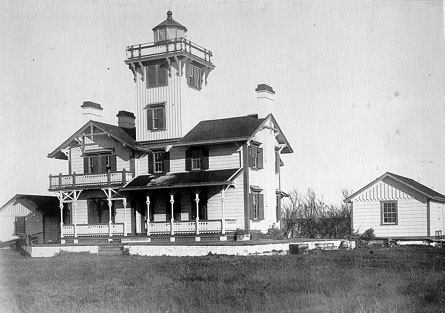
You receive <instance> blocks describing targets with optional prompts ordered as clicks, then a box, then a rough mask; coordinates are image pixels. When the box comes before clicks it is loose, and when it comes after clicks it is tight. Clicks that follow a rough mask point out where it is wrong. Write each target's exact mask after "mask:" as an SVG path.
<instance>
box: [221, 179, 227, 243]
mask: <svg viewBox="0 0 445 313" xmlns="http://www.w3.org/2000/svg"><path fill="white" fill-rule="evenodd" d="M224 202H225V189H224V187H223V189H222V190H221V205H222V218H221V233H222V234H223V235H225V234H226V217H225V212H224V211H225V208H224Z"/></svg>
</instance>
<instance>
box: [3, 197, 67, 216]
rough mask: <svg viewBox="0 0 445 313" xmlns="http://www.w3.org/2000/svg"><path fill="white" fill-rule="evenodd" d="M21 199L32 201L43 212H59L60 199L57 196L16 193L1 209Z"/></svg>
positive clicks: (51, 213)
mask: <svg viewBox="0 0 445 313" xmlns="http://www.w3.org/2000/svg"><path fill="white" fill-rule="evenodd" d="M21 200H26V201H28V202H31V203H32V204H34V205H35V207H36V208H37V210H38V211H39V212H40V213H42V214H48V215H57V214H58V212H59V200H58V199H57V197H54V196H42V195H28V194H16V195H15V196H14V197H12V198H11V199H10V200H9V201H8V202H6V203H5V204H4V205H2V206H1V207H0V211H1V210H3V209H4V208H6V207H7V206H9V205H10V204H13V203H15V202H20V201H21Z"/></svg>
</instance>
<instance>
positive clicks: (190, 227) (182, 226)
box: [148, 219, 237, 234]
mask: <svg viewBox="0 0 445 313" xmlns="http://www.w3.org/2000/svg"><path fill="white" fill-rule="evenodd" d="M148 226H149V229H148V231H149V232H150V233H152V234H170V232H171V224H170V222H150V223H149V224H148ZM236 228H237V227H236V220H232V219H226V220H225V231H226V232H232V231H235V230H236ZM173 232H174V233H175V234H193V233H196V221H176V222H173ZM198 232H199V233H203V234H212V233H221V232H222V220H201V221H198Z"/></svg>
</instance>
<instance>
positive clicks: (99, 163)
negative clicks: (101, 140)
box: [83, 154, 117, 174]
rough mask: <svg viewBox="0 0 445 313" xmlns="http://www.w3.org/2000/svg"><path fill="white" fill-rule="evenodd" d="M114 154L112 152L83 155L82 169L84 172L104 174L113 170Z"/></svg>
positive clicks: (115, 161)
mask: <svg viewBox="0 0 445 313" xmlns="http://www.w3.org/2000/svg"><path fill="white" fill-rule="evenodd" d="M116 164H117V160H116V156H115V155H112V154H105V155H91V156H87V157H84V159H83V170H84V173H85V174H104V173H107V172H108V171H111V172H115V171H116V167H117V165H116Z"/></svg>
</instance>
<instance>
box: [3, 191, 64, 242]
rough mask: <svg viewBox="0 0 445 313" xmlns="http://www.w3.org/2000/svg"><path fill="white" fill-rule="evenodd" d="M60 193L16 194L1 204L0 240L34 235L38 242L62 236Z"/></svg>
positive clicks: (50, 240)
mask: <svg viewBox="0 0 445 313" xmlns="http://www.w3.org/2000/svg"><path fill="white" fill-rule="evenodd" d="M59 214H60V213H59V209H58V200H57V197H52V196H38V195H24V194H17V195H15V196H14V197H12V198H11V199H10V200H9V201H8V202H6V203H5V204H4V205H3V206H2V207H0V241H1V242H7V241H10V240H14V239H17V238H25V237H29V238H32V239H33V241H34V242H35V243H51V242H56V241H57V240H58V238H59V236H58V232H59V229H60V226H59V220H60V217H59V216H60V215H59Z"/></svg>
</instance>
